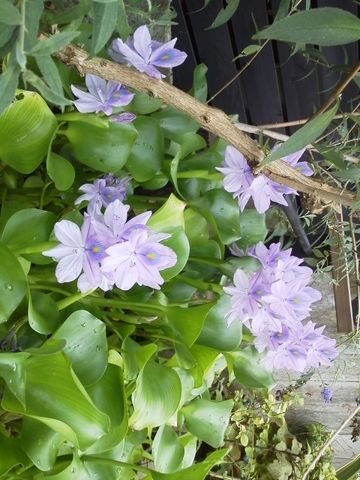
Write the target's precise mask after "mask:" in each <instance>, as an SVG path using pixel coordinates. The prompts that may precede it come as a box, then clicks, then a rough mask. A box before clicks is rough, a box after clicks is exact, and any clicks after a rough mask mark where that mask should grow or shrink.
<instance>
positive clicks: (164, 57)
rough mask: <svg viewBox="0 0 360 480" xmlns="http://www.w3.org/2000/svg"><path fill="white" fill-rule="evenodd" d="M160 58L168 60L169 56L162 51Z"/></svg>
mask: <svg viewBox="0 0 360 480" xmlns="http://www.w3.org/2000/svg"><path fill="white" fill-rule="evenodd" d="M161 58H162V60H168V59H169V58H170V55H169V54H168V53H164V55H162V57H161Z"/></svg>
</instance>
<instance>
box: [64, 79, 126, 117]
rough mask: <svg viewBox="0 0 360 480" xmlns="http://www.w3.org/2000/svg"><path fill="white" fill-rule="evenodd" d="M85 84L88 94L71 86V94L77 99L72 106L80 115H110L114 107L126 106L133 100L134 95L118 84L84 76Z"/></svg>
mask: <svg viewBox="0 0 360 480" xmlns="http://www.w3.org/2000/svg"><path fill="white" fill-rule="evenodd" d="M85 84H86V88H87V89H88V92H84V91H83V90H80V88H77V87H75V86H74V85H71V90H72V92H73V94H74V95H75V96H76V97H78V99H77V100H75V101H74V104H75V106H76V108H77V109H78V110H79V112H81V113H90V112H95V113H98V112H104V113H105V115H111V114H112V111H113V108H114V107H123V106H124V105H128V104H129V103H130V102H131V100H132V99H133V98H134V94H133V93H130V92H129V90H128V89H127V88H125V87H123V86H121V84H120V83H116V82H112V81H109V82H107V81H106V80H103V79H102V78H100V77H97V76H96V75H90V74H86V76H85Z"/></svg>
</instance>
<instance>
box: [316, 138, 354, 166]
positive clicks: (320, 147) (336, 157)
mask: <svg viewBox="0 0 360 480" xmlns="http://www.w3.org/2000/svg"><path fill="white" fill-rule="evenodd" d="M314 147H315V148H316V150H317V151H318V152H319V153H320V154H321V155H322V156H323V157H324V158H325V160H326V161H328V162H330V163H331V164H333V165H335V167H337V168H340V169H341V170H345V169H346V167H347V164H346V162H345V160H344V157H343V155H342V154H341V153H340V152H338V151H337V150H335V148H332V147H331V146H329V145H324V144H323V143H317V144H316V145H314Z"/></svg>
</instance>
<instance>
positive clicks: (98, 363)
mask: <svg viewBox="0 0 360 480" xmlns="http://www.w3.org/2000/svg"><path fill="white" fill-rule="evenodd" d="M51 338H52V340H61V339H63V340H66V346H65V348H64V353H65V355H66V356H67V357H68V358H69V360H70V361H71V365H72V368H73V369H74V371H75V373H76V375H77V376H78V377H79V379H80V381H81V382H82V383H83V384H84V385H91V384H93V383H95V382H97V381H98V380H99V379H100V378H101V377H102V376H103V375H104V373H105V370H106V366H107V357H108V348H107V341H106V328H105V324H104V323H103V322H102V321H101V320H99V319H97V318H96V317H94V316H93V315H92V314H91V313H89V312H87V311H86V310H79V311H77V312H74V313H72V314H71V315H70V316H69V317H68V318H67V319H66V320H65V322H64V323H63V324H62V325H61V326H60V328H59V329H58V330H57V331H56V332H55V333H54V334H53V335H52V337H51Z"/></svg>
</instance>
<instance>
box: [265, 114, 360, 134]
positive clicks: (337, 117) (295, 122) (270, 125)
mask: <svg viewBox="0 0 360 480" xmlns="http://www.w3.org/2000/svg"><path fill="white" fill-rule="evenodd" d="M348 115H355V116H359V115H360V113H356V112H344V113H338V114H337V115H335V116H334V120H340V119H342V118H344V117H347V116H348ZM308 121H309V119H308V118H300V119H299V120H290V121H289V122H278V123H264V124H262V125H257V128H259V129H261V130H264V129H269V130H277V129H278V128H286V127H298V126H300V125H304V124H305V123H306V122H308Z"/></svg>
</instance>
